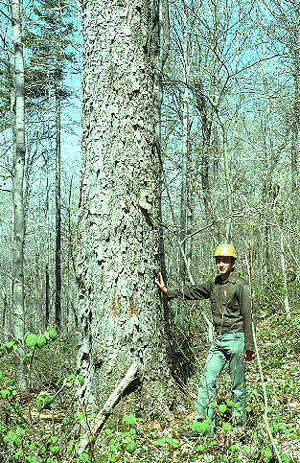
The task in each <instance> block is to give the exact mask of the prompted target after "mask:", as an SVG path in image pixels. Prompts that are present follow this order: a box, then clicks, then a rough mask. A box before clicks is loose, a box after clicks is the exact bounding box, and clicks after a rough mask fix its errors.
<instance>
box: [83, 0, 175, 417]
mask: <svg viewBox="0 0 300 463" xmlns="http://www.w3.org/2000/svg"><path fill="white" fill-rule="evenodd" d="M150 16H151V15H150V6H149V4H148V2H144V1H141V0H133V1H131V2H129V3H128V2H122V1H120V2H111V0H102V1H100V0H98V2H94V0H88V1H87V2H86V3H85V4H84V11H83V30H84V47H85V49H84V50H85V51H84V96H83V101H84V113H83V121H84V134H83V149H84V156H85V157H84V167H83V172H82V187H81V209H80V217H79V230H80V245H81V253H80V258H79V261H78V268H77V270H78V282H79V290H80V296H79V297H80V310H81V314H80V317H81V318H80V326H81V327H82V343H81V347H80V354H79V367H80V369H81V372H82V374H83V376H84V378H85V384H84V386H83V387H82V389H81V391H80V393H81V398H82V400H83V402H84V403H85V405H88V404H91V403H98V404H103V403H104V401H105V400H106V399H107V398H108V397H109V395H110V393H111V392H112V390H113V389H114V388H115V386H116V384H117V383H118V382H119V380H120V379H121V378H122V377H123V376H124V375H125V373H126V372H127V370H128V368H129V367H130V365H131V364H132V363H133V362H134V361H137V362H138V363H139V372H140V374H139V381H140V383H141V386H142V387H141V388H139V393H136V396H135V397H136V400H137V401H139V405H140V407H141V408H144V409H146V410H148V411H154V412H157V411H164V412H165V411H166V409H168V408H170V406H171V404H172V402H173V399H174V393H172V391H173V381H172V378H171V376H170V373H169V369H168V366H167V359H166V353H165V347H164V340H165V333H164V326H163V317H162V311H161V299H160V295H159V293H158V290H157V288H156V285H155V281H154V280H155V277H156V275H157V271H158V269H159V219H158V218H159V214H158V194H159V188H158V182H159V178H158V176H159V175H158V174H159V166H158V158H157V156H156V150H155V122H156V116H155V115H156V114H157V112H156V111H155V108H154V97H153V88H154V74H153V69H152V65H151V60H150V57H149V46H148V44H149V33H150V31H151V28H152V25H151V19H150ZM135 407H137V403H135Z"/></svg>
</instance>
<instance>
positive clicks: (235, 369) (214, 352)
mask: <svg viewBox="0 0 300 463" xmlns="http://www.w3.org/2000/svg"><path fill="white" fill-rule="evenodd" d="M244 353H245V336H244V333H228V334H223V335H220V336H216V338H215V340H214V342H213V344H212V346H211V348H210V351H209V354H208V357H207V360H206V363H205V366H204V370H203V373H202V376H201V379H200V385H199V392H198V400H197V405H196V414H195V421H199V420H203V419H205V420H207V421H208V422H209V423H210V424H211V429H210V431H206V433H205V434H206V435H208V436H213V434H214V427H215V408H214V407H213V408H212V407H211V404H212V403H214V401H215V397H216V394H217V378H218V375H219V374H220V373H221V371H222V370H223V368H224V366H225V364H226V363H227V362H228V364H229V372H230V378H231V391H232V400H233V402H234V404H235V406H234V407H233V412H232V424H233V426H235V427H241V426H243V425H244V424H245V423H246V410H245V408H246V384H245V359H244Z"/></svg>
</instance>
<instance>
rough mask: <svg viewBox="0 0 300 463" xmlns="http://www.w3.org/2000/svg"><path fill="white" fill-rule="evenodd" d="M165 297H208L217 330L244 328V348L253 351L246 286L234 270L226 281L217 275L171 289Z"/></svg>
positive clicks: (242, 329)
mask: <svg viewBox="0 0 300 463" xmlns="http://www.w3.org/2000/svg"><path fill="white" fill-rule="evenodd" d="M167 297H168V299H173V298H175V297H181V298H182V299H187V300H200V299H210V302H211V310H212V317H213V322H214V326H215V332H216V334H218V335H222V334H225V333H232V332H237V333H242V332H244V334H245V349H246V350H250V351H253V352H254V351H255V348H254V341H253V333H252V311H251V296H250V290H249V286H248V284H247V283H246V281H245V280H244V279H243V278H241V277H240V276H238V275H237V274H236V273H235V272H232V273H231V274H230V275H229V277H228V278H227V280H225V281H223V280H222V278H221V276H220V275H218V276H217V277H216V278H213V279H210V280H208V281H207V282H206V283H204V284H202V285H195V286H190V287H183V288H177V289H170V290H168V293H167Z"/></svg>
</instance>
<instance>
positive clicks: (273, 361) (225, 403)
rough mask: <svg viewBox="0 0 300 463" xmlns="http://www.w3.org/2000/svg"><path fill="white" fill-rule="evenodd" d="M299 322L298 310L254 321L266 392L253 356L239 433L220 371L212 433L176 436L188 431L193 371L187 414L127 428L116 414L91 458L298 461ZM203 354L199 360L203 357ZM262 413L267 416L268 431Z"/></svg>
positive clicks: (227, 386)
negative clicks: (232, 425)
mask: <svg viewBox="0 0 300 463" xmlns="http://www.w3.org/2000/svg"><path fill="white" fill-rule="evenodd" d="M299 326H300V315H299V313H293V314H292V317H291V318H290V319H287V318H286V315H284V314H282V315H278V314H273V315H271V316H270V315H267V314H265V318H261V319H260V320H259V321H258V327H257V337H258V346H259V353H260V362H261V366H262V373H263V378H264V387H265V396H264V394H263V387H262V380H261V374H260V370H259V368H258V362H257V360H256V361H255V362H252V363H248V364H247V401H248V420H247V425H246V426H245V428H244V429H243V431H242V432H241V433H239V434H238V435H237V434H236V433H235V432H233V431H232V430H231V428H230V414H231V413H230V408H231V407H230V401H231V396H230V382H229V375H228V372H227V371H224V372H223V373H222V375H221V377H220V384H219V395H218V399H217V403H218V406H217V427H216V433H215V437H214V438H213V439H208V438H205V437H203V436H200V437H199V438H198V439H190V440H188V439H185V438H183V439H182V438H180V432H181V431H182V430H186V429H190V428H189V427H190V425H191V422H192V420H193V409H194V402H195V400H196V393H197V376H198V375H195V376H194V377H193V378H192V379H191V381H190V382H189V384H187V387H186V390H187V391H188V396H189V400H188V403H189V405H188V408H189V409H190V413H182V412H181V413H175V412H174V414H173V420H172V419H171V420H169V421H168V420H166V419H163V418H161V419H160V420H159V419H158V420H155V421H150V422H147V421H146V422H143V420H141V421H139V419H136V420H135V424H134V426H131V417H130V415H129V416H125V417H123V419H122V418H120V419H119V421H118V420H116V417H115V420H111V421H110V423H109V425H106V427H105V428H104V430H103V431H102V432H101V433H100V436H99V439H98V443H97V445H96V447H95V450H96V454H95V456H96V460H95V461H97V462H109V461H116V462H128V463H129V462H149V463H150V462H165V463H173V462H174V463H175V462H176V463H177V462H178V463H179V462H185V463H192V462H193V463H200V462H224V463H225V462H228V463H244V462H245V463H247V462H253V463H275V462H278V461H282V462H285V463H299V462H300V393H299V390H300V362H299V354H300V337H299V332H300V331H299ZM202 358H203V361H204V360H205V356H203V355H202ZM203 361H202V362H203ZM202 362H200V364H199V369H200V370H201V366H202V365H201V363H202ZM266 406H267V415H266V413H265V410H266ZM263 415H265V416H267V422H268V424H269V431H268V430H267V426H266V420H265V419H264V418H263ZM117 422H118V424H117ZM270 433H271V435H269V434H270ZM272 441H273V442H272ZM130 452H132V453H131V454H130Z"/></svg>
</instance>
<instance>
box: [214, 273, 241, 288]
mask: <svg viewBox="0 0 300 463" xmlns="http://www.w3.org/2000/svg"><path fill="white" fill-rule="evenodd" d="M236 280H237V274H236V272H232V273H231V274H230V275H229V277H228V278H226V280H225V281H223V280H222V277H221V275H218V276H217V277H216V283H218V284H223V285H225V284H226V283H233V284H235V283H236Z"/></svg>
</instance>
